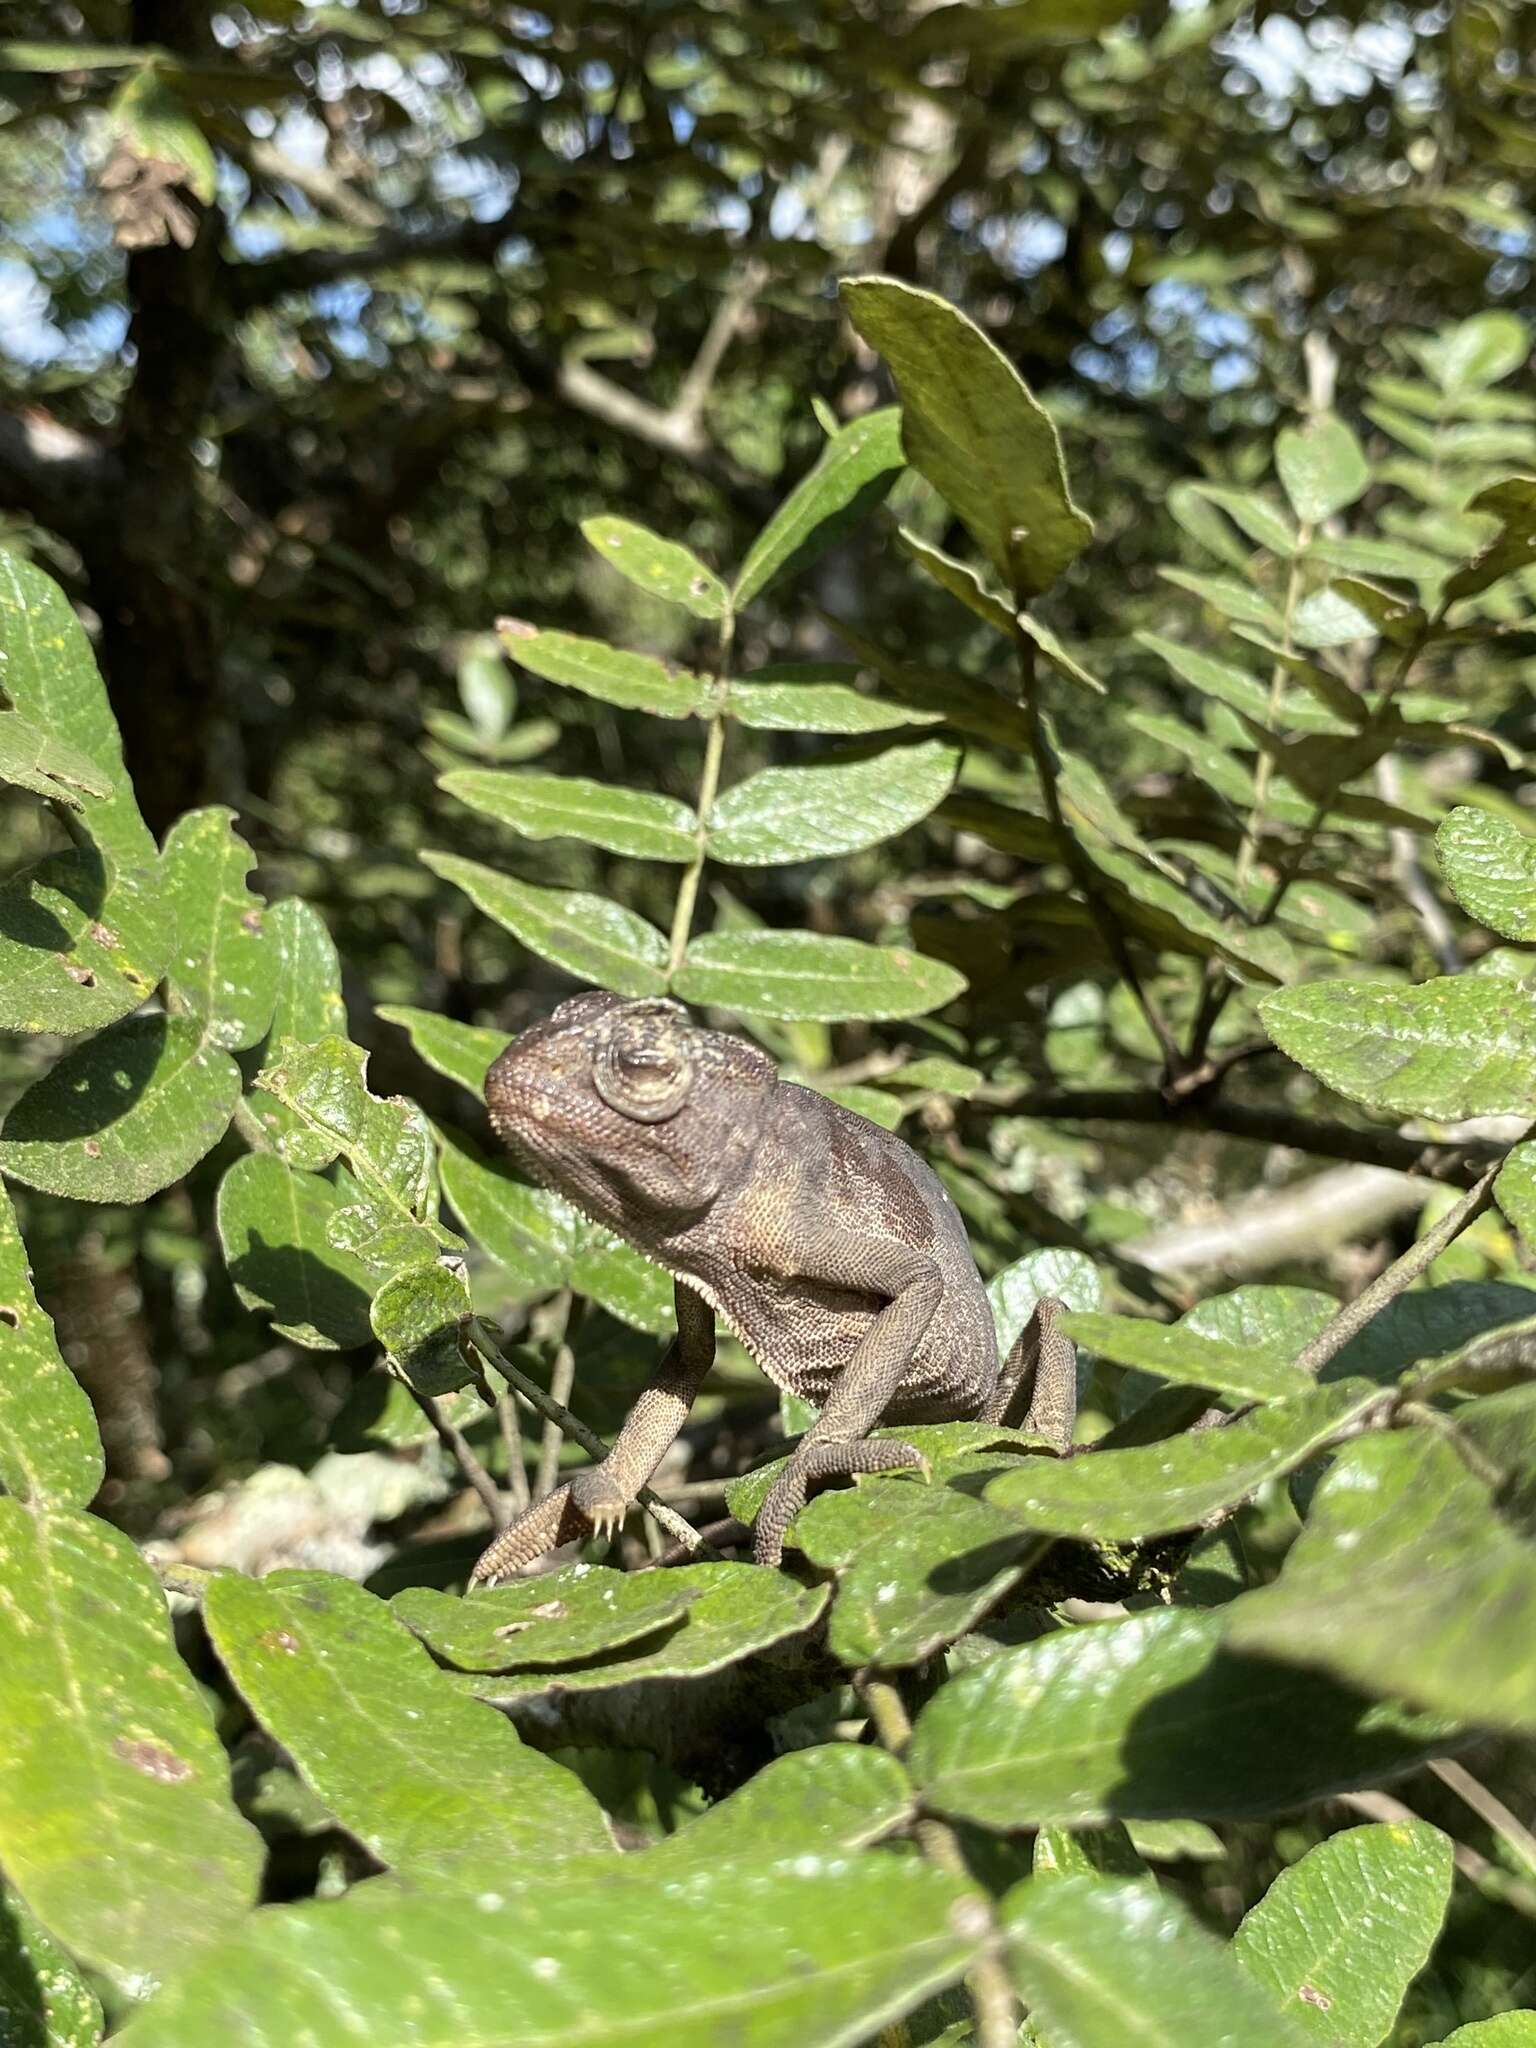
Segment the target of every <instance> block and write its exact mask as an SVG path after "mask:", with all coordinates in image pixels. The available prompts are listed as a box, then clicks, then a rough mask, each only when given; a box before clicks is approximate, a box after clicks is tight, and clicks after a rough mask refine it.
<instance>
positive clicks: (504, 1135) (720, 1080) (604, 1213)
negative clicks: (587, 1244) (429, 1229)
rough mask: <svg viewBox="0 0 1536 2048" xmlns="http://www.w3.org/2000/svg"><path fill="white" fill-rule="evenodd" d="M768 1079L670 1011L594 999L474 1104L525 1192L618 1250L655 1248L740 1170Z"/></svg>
mask: <svg viewBox="0 0 1536 2048" xmlns="http://www.w3.org/2000/svg"><path fill="white" fill-rule="evenodd" d="M774 1079H775V1074H774V1066H773V1062H772V1061H771V1060H770V1059H769V1058H768V1056H767V1055H766V1054H765V1053H762V1052H760V1051H758V1049H757V1048H756V1047H755V1046H752V1045H748V1044H747V1043H746V1042H745V1041H744V1040H742V1039H739V1038H731V1037H728V1036H727V1035H726V1034H725V1033H723V1032H719V1031H705V1030H702V1029H700V1027H699V1026H698V1025H696V1024H695V1023H693V1021H692V1020H691V1018H690V1017H689V1015H688V1013H687V1011H686V1010H685V1009H683V1007H682V1005H681V1004H679V1003H674V1002H670V1001H668V1000H666V999H665V998H663V997H651V996H645V997H640V998H639V999H637V1000H627V999H626V998H624V997H622V996H614V995H607V994H603V993H599V992H595V991H594V992H592V993H589V994H586V995H580V996H573V997H572V998H571V999H570V1000H569V1001H568V1002H564V1003H562V1004H561V1005H560V1007H559V1008H558V1009H557V1010H556V1011H555V1012H554V1013H553V1014H552V1015H551V1016H549V1017H547V1018H546V1019H545V1020H544V1022H543V1023H541V1024H535V1025H534V1026H533V1027H532V1028H531V1029H530V1030H528V1031H525V1032H524V1033H523V1034H522V1036H521V1037H520V1038H518V1039H516V1040H514V1042H513V1043H512V1044H511V1045H510V1046H508V1048H507V1050H506V1051H505V1052H504V1053H503V1054H502V1055H501V1057H500V1059H498V1060H497V1061H496V1062H495V1064H494V1065H493V1066H492V1068H491V1070H490V1073H489V1074H488V1075H487V1076H486V1083H485V1098H486V1103H487V1105H488V1107H489V1109H490V1115H491V1122H492V1124H493V1126H494V1127H495V1130H496V1133H497V1135H498V1136H499V1137H500V1138H501V1139H502V1141H503V1143H504V1144H505V1145H506V1146H507V1148H508V1149H509V1151H511V1153H512V1154H513V1156H514V1158H516V1159H517V1160H518V1161H519V1163H520V1164H521V1165H523V1166H524V1167H525V1168H527V1170H528V1171H529V1172H530V1173H531V1174H532V1175H533V1177H534V1178H535V1179H536V1180H538V1181H540V1182H542V1183H543V1185H544V1186H546V1187H550V1188H554V1189H555V1190H557V1192H559V1193H560V1194H563V1195H565V1196H566V1197H567V1198H568V1199H569V1200H571V1201H573V1202H575V1203H576V1205H577V1206H578V1207H579V1208H581V1209H584V1210H585V1211H586V1212H587V1214H588V1215H589V1216H594V1217H596V1218H597V1220H598V1221H599V1222H602V1223H606V1224H608V1225H609V1226H610V1227H611V1228H613V1229H615V1230H618V1231H620V1232H622V1234H623V1235H624V1236H626V1237H630V1238H640V1237H641V1236H642V1233H643V1234H644V1235H650V1236H658V1237H659V1236H661V1235H665V1234H666V1232H667V1231H668V1229H670V1228H680V1227H682V1226H684V1225H685V1224H686V1223H687V1221H688V1220H689V1219H690V1217H692V1216H694V1215H696V1214H698V1213H699V1212H701V1211H703V1210H705V1209H707V1208H708V1207H709V1206H710V1204H711V1203H712V1202H713V1201H714V1200H715V1198H716V1196H717V1195H718V1194H719V1192H720V1190H721V1188H722V1187H724V1186H726V1185H727V1184H728V1183H729V1182H730V1181H731V1180H732V1179H733V1178H734V1177H736V1176H737V1175H739V1174H740V1173H742V1172H743V1171H744V1170H745V1168H746V1167H747V1165H748V1164H749V1162H750V1160H751V1157H752V1153H753V1152H754V1150H755V1149H756V1145H757V1138H758V1133H759V1129H760V1126H761V1119H762V1114H763V1109H764V1106H765V1104H766V1103H767V1100H768V1097H769V1094H770V1092H771V1090H772V1088H773V1085H774Z"/></svg>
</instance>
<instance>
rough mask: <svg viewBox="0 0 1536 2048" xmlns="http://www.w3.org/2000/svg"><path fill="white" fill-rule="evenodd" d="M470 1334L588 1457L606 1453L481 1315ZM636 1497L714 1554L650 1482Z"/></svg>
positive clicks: (686, 1540) (682, 1536) (694, 1548)
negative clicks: (505, 1348)
mask: <svg viewBox="0 0 1536 2048" xmlns="http://www.w3.org/2000/svg"><path fill="white" fill-rule="evenodd" d="M469 1337H470V1342H471V1343H472V1344H473V1345H474V1347H475V1349H476V1350H477V1351H478V1352H479V1353H480V1355H481V1357H482V1358H484V1359H485V1360H486V1362H487V1364H489V1365H493V1366H494V1367H495V1368H496V1370H497V1372H499V1373H500V1374H501V1376H502V1378H503V1379H504V1380H505V1381H506V1383H507V1385H508V1386H509V1387H514V1388H515V1389H516V1390H517V1392H518V1393H519V1394H521V1395H522V1397H523V1399H524V1400H525V1401H526V1402H527V1403H528V1405H529V1407H530V1408H532V1409H534V1410H536V1411H537V1413H538V1414H540V1415H542V1416H543V1417H544V1418H545V1420H546V1421H551V1420H553V1421H555V1422H558V1423H559V1425H560V1427H561V1429H562V1430H563V1431H564V1432H565V1434H566V1435H567V1436H568V1437H569V1438H570V1439H571V1441H572V1443H577V1444H580V1445H581V1448H582V1449H583V1450H584V1451H585V1452H586V1453H587V1455H588V1456H589V1457H591V1458H594V1459H597V1460H598V1461H599V1462H601V1460H602V1459H604V1458H606V1457H607V1455H608V1446H607V1445H606V1444H605V1443H604V1442H603V1440H602V1438H601V1437H600V1436H599V1435H598V1433H597V1431H596V1430H595V1429H589V1428H588V1427H587V1425H586V1424H585V1423H584V1422H583V1421H582V1419H581V1417H580V1416H579V1415H577V1414H576V1413H575V1412H574V1411H573V1410H572V1409H570V1408H567V1407H565V1406H563V1405H562V1404H561V1403H560V1402H559V1401H556V1400H554V1399H553V1398H552V1397H551V1396H550V1395H549V1394H547V1393H546V1392H545V1391H544V1389H543V1388H542V1387H541V1386H540V1385H539V1383H538V1381H537V1380H531V1379H529V1377H528V1375H527V1373H525V1372H523V1371H522V1370H521V1369H520V1368H519V1367H518V1366H515V1365H514V1364H513V1363H512V1361H511V1359H510V1358H508V1357H507V1356H506V1354H505V1352H503V1350H502V1348H501V1346H500V1345H499V1344H498V1343H497V1342H496V1339H495V1338H494V1337H493V1336H492V1335H491V1333H490V1331H489V1330H487V1329H486V1327H485V1325H484V1324H483V1323H482V1322H481V1321H480V1319H479V1317H478V1316H471V1318H470V1320H469ZM635 1498H636V1499H637V1500H638V1501H639V1503H640V1506H641V1507H643V1508H644V1509H645V1511H646V1513H647V1514H648V1515H650V1516H651V1517H652V1518H653V1519H654V1520H655V1521H657V1522H659V1523H660V1524H661V1526H662V1528H663V1529H665V1530H666V1532H667V1534H668V1535H669V1536H671V1537H674V1538H675V1539H676V1540H677V1542H679V1543H681V1544H682V1545H683V1547H684V1549H686V1550H687V1551H689V1552H690V1553H691V1554H693V1555H694V1556H699V1555H703V1556H712V1555H713V1552H711V1550H710V1548H709V1545H708V1544H707V1543H706V1542H705V1541H704V1539H703V1538H702V1537H701V1536H700V1535H699V1533H698V1531H697V1530H696V1529H695V1528H694V1527H693V1526H692V1525H691V1524H690V1523H688V1522H685V1521H684V1520H683V1518H682V1516H681V1515H680V1514H678V1513H677V1512H676V1511H675V1510H674V1509H672V1508H669V1507H668V1506H667V1504H666V1502H665V1501H664V1500H660V1499H658V1498H657V1496H656V1495H655V1494H654V1493H652V1491H651V1489H650V1488H649V1487H648V1486H642V1487H641V1489H640V1491H639V1493H638V1494H637V1495H636V1496H635Z"/></svg>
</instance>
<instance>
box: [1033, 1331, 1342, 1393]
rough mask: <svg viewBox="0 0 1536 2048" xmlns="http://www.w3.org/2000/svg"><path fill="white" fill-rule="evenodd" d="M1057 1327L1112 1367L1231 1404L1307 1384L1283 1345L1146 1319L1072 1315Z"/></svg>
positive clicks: (1291, 1390) (1296, 1389) (1289, 1391)
mask: <svg viewBox="0 0 1536 2048" xmlns="http://www.w3.org/2000/svg"><path fill="white" fill-rule="evenodd" d="M1062 1327H1063V1328H1064V1329H1065V1331H1066V1333H1067V1335H1068V1336H1069V1337H1070V1338H1071V1339H1072V1340H1073V1342H1074V1343H1077V1344H1081V1345H1083V1346H1084V1347H1085V1348H1086V1349H1087V1350H1089V1351H1092V1352H1095V1353H1096V1354H1097V1355H1098V1356H1099V1357H1100V1358H1107V1359H1109V1360H1111V1361H1112V1362H1113V1363H1114V1364H1115V1365H1134V1366H1135V1367H1136V1368H1137V1369H1138V1370H1139V1371H1141V1372H1150V1373H1156V1375H1157V1376H1158V1378H1159V1379H1164V1380H1172V1381H1174V1382H1176V1383H1177V1384H1178V1385H1179V1386H1185V1387H1209V1388H1210V1390H1211V1392H1212V1393H1213V1394H1230V1395H1231V1396H1233V1397H1234V1398H1235V1399H1237V1400H1243V1401H1273V1400H1282V1399H1284V1397H1285V1396H1286V1395H1287V1394H1297V1393H1300V1392H1302V1391H1303V1390H1304V1389H1305V1388H1306V1387H1307V1386H1308V1384H1309V1382H1308V1381H1307V1380H1306V1378H1305V1377H1304V1375H1302V1374H1300V1373H1298V1372H1297V1370H1296V1368H1295V1366H1294V1365H1293V1364H1292V1363H1291V1359H1292V1357H1293V1356H1294V1355H1295V1354H1294V1351H1293V1350H1292V1349H1291V1348H1289V1347H1282V1348H1279V1349H1276V1350H1273V1351H1271V1350H1260V1349H1257V1348H1255V1347H1254V1346H1252V1345H1249V1344H1243V1343H1240V1342H1237V1341H1235V1340H1232V1339H1228V1338H1224V1337H1215V1336H1202V1335H1201V1334H1200V1333H1199V1332H1197V1331H1194V1330H1191V1329H1190V1328H1188V1326H1187V1325H1184V1324H1180V1323H1154V1322H1152V1321H1151V1320H1150V1318H1148V1317H1146V1316H1108V1315H1073V1316H1068V1317H1066V1319H1065V1321H1064V1323H1063V1325H1062Z"/></svg>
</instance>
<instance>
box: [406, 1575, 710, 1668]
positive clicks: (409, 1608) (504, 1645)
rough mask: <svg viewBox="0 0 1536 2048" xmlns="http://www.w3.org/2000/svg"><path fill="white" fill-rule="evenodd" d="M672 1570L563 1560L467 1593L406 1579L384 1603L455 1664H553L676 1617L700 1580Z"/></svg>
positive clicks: (576, 1660)
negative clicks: (539, 1572) (686, 1579)
mask: <svg viewBox="0 0 1536 2048" xmlns="http://www.w3.org/2000/svg"><path fill="white" fill-rule="evenodd" d="M673 1577H674V1574H673V1573H671V1572H620V1571H612V1570H610V1569H609V1568H608V1567H607V1566H606V1565H594V1564H579V1565H568V1566H567V1567H566V1568H565V1569H564V1570H563V1571H558V1572H548V1573H545V1574H544V1575H543V1576H541V1577H539V1578H536V1579H522V1580H520V1581H518V1582H516V1583H514V1584H512V1585H509V1586H485V1587H480V1588H478V1589H477V1590H476V1591H474V1592H473V1593H471V1594H469V1596H468V1597H467V1598H464V1599H461V1598H459V1597H458V1596H456V1595H449V1594H447V1593H438V1592H435V1591H434V1590H433V1589H432V1588H431V1587H429V1586H407V1587H406V1589H405V1590H404V1592H401V1593H397V1594H396V1595H395V1597H394V1599H393V1600H392V1601H391V1602H390V1606H391V1609H392V1610H393V1612H394V1613H395V1614H396V1615H397V1616H398V1617H399V1619H400V1620H401V1621H403V1622H404V1623H405V1625H406V1627H407V1628H408V1629H410V1630H411V1631H412V1632H413V1633H414V1634H416V1635H418V1636H420V1638H421V1640H422V1641H423V1642H424V1643H425V1644H426V1645H427V1647H428V1649H429V1650H431V1651H432V1653H433V1655H434V1656H435V1657H436V1658H437V1659H438V1661H439V1662H440V1663H443V1664H451V1665H453V1666H454V1668H455V1669H456V1670H459V1671H535V1670H558V1669H559V1668H560V1666H561V1665H564V1664H582V1663H585V1662H586V1661H587V1659H588V1658H592V1657H606V1656H608V1655H609V1654H610V1653H611V1652H612V1651H614V1650H627V1649H629V1647H630V1646H631V1645H632V1644H634V1643H639V1642H643V1641H645V1640H646V1639H647V1638H648V1637H650V1636H655V1635H660V1634H661V1633H662V1632H663V1631H664V1630H670V1629H672V1628H674V1627H676V1625H677V1624H678V1622H680V1621H681V1619H682V1617H683V1614H684V1612H685V1611H686V1609H687V1608H688V1607H689V1606H690V1605H691V1604H692V1603H693V1602H694V1601H695V1600H697V1599H698V1597H699V1593H700V1591H701V1588H699V1587H698V1586H676V1585H674V1584H673V1583H672V1581H673Z"/></svg>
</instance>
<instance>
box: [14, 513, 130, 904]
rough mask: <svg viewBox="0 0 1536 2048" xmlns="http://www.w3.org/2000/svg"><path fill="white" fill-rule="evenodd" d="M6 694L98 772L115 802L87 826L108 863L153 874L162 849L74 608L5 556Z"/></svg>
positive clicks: (95, 812)
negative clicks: (144, 814)
mask: <svg viewBox="0 0 1536 2048" xmlns="http://www.w3.org/2000/svg"><path fill="white" fill-rule="evenodd" d="M0 690H3V691H4V693H5V695H6V696H7V697H8V698H9V699H10V701H11V703H12V705H13V706H14V707H15V709H16V710H17V711H19V712H20V714H21V715H22V717H23V718H25V719H26V720H28V722H29V723H30V724H32V725H35V726H37V727H38V728H39V729H40V730H41V731H43V732H46V733H47V734H48V736H49V737H50V739H53V740H58V741H61V742H63V743H65V744H67V745H68V746H71V747H73V748H75V749H76V750H77V752H79V753H81V754H83V755H84V756H85V757H86V759H87V760H89V761H91V762H93V763H94V764H95V766H96V767H97V768H98V769H100V771H101V774H102V778H103V780H104V781H105V782H106V783H107V785H108V786H109V788H110V789H111V791H112V794H111V796H109V797H107V798H105V799H104V800H103V801H102V802H100V803H93V804H92V805H91V806H90V809H89V812H88V814H86V815H85V816H84V817H83V819H82V823H84V824H85V826H86V829H87V830H88V832H89V834H90V837H91V841H92V843H93V844H94V845H95V846H97V847H99V848H100V850H101V853H102V855H103V857H104V858H105V860H106V861H107V862H108V863H109V865H112V866H116V865H118V864H119V863H125V864H127V865H128V866H131V867H140V868H152V867H153V866H154V864H155V861H156V859H157V858H158V855H159V849H158V847H157V846H156V845H155V842H154V840H153V838H152V837H151V836H150V831H149V827H148V826H147V825H146V824H145V823H144V820H143V819H142V818H141V817H140V815H139V807H138V805H137V803H135V801H134V796H133V785H132V784H131V783H130V782H129V780H128V775H127V771H126V770H125V768H124V767H123V743H122V740H121V739H120V738H119V737H118V730H117V721H116V719H114V718H113V716H112V709H111V706H110V705H109V703H108V702H107V693H106V690H105V688H104V687H103V685H102V680H101V677H100V675H99V674H98V673H97V670H96V662H95V659H94V657H93V656H92V654H91V646H90V642H89V641H88V640H87V639H86V637H85V629H84V627H83V626H82V625H81V624H80V621H79V619H78V618H76V616H75V610H74V607H73V605H71V603H70V602H69V599H68V598H67V597H66V596H65V595H64V593H63V591H62V590H60V588H59V586H58V585H57V584H56V583H54V582H53V581H52V580H51V579H50V578H49V577H47V576H45V575H44V574H43V572H42V570H41V569H37V568H34V567H33V565H32V564H31V563H30V562H25V561H23V560H22V558H21V557H20V556H19V555H13V554H9V553H6V552H5V551H4V550H0Z"/></svg>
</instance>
